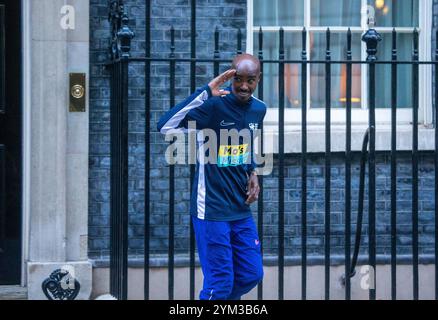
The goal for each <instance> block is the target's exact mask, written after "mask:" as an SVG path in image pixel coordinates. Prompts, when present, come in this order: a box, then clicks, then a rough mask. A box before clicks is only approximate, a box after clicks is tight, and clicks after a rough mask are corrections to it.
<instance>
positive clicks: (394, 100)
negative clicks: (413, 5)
mask: <svg viewBox="0 0 438 320" xmlns="http://www.w3.org/2000/svg"><path fill="white" fill-rule="evenodd" d="M391 59H392V61H393V63H392V64H391V299H392V300H396V299H397V64H396V63H394V62H396V61H397V33H396V31H395V28H394V29H393V31H392V58H391Z"/></svg>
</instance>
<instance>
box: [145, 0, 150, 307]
mask: <svg viewBox="0 0 438 320" xmlns="http://www.w3.org/2000/svg"><path fill="white" fill-rule="evenodd" d="M151 8H152V4H151V0H146V8H145V22H146V33H145V57H146V58H150V56H151ZM144 89H145V98H144V99H145V134H144V148H145V170H144V254H143V259H144V260H143V261H144V289H143V290H144V299H145V300H149V251H150V186H149V181H150V168H151V161H150V158H151V147H150V145H151V138H150V135H151V62H150V61H149V60H146V62H145V88H144Z"/></svg>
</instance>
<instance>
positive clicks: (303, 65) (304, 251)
mask: <svg viewBox="0 0 438 320" xmlns="http://www.w3.org/2000/svg"><path fill="white" fill-rule="evenodd" d="M301 47H302V49H301V61H302V62H301V261H302V262H301V299H302V300H306V299H307V31H306V28H303V31H302V33H301Z"/></svg>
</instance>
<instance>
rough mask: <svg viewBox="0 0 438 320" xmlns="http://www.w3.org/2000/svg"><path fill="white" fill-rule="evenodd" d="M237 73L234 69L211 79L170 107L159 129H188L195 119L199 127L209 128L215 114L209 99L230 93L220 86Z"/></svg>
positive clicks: (161, 130) (166, 130) (161, 120)
mask: <svg viewBox="0 0 438 320" xmlns="http://www.w3.org/2000/svg"><path fill="white" fill-rule="evenodd" d="M235 73H236V70H234V69H230V70H227V71H225V72H224V73H222V74H221V75H219V76H217V77H216V78H214V79H213V80H211V81H210V83H209V84H208V85H206V86H204V87H202V88H201V89H199V90H198V91H196V92H195V93H194V94H192V95H191V96H190V97H188V98H187V99H186V100H184V101H183V102H181V103H180V104H178V105H176V106H175V107H173V108H172V109H170V110H169V111H168V112H167V113H166V114H165V115H164V116H162V117H161V119H160V121H159V122H158V126H157V128H158V131H159V132H161V133H163V134H166V133H167V132H168V131H169V130H172V129H177V128H185V129H187V127H188V122H189V121H195V122H196V128H197V129H205V128H208V125H209V121H210V117H211V115H212V114H213V112H212V110H211V108H212V107H213V104H212V103H209V102H208V99H209V98H211V97H219V96H224V95H227V94H230V92H228V91H226V90H222V89H220V86H221V85H223V84H224V83H225V82H227V81H228V80H230V79H231V78H232V77H233V76H234V74H235Z"/></svg>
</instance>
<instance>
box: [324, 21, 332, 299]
mask: <svg viewBox="0 0 438 320" xmlns="http://www.w3.org/2000/svg"><path fill="white" fill-rule="evenodd" d="M326 45H327V48H326V55H325V60H326V64H325V219H324V224H325V250H324V251H325V259H324V261H325V299H326V300H329V299H330V238H331V237H330V232H331V231H330V224H331V219H330V202H331V196H330V185H331V129H330V126H331V92H332V90H331V63H330V61H331V51H330V29H329V28H328V29H327V32H326Z"/></svg>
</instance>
